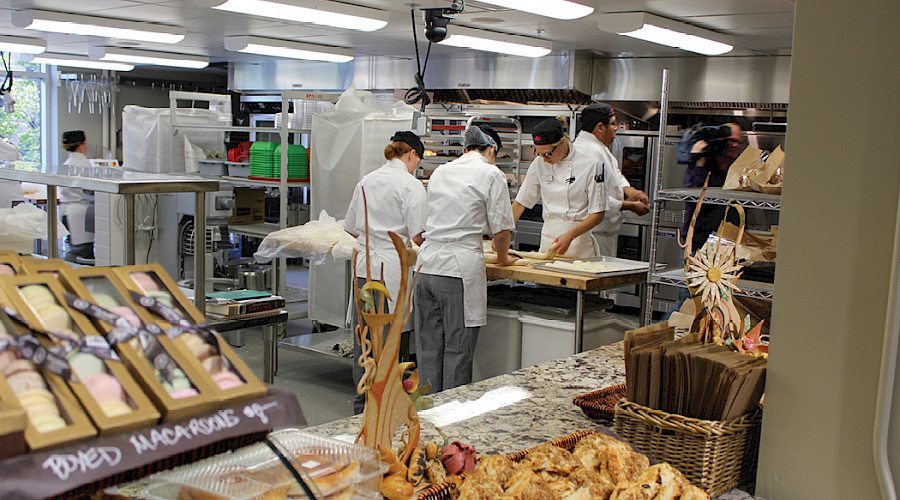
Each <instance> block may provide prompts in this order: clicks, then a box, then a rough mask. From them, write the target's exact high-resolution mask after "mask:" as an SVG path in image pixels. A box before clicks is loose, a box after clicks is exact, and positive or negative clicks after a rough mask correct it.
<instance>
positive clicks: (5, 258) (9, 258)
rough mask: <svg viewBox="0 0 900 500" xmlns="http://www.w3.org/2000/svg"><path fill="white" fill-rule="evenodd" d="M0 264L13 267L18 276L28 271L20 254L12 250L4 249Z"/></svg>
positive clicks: (0, 256)
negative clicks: (23, 265)
mask: <svg viewBox="0 0 900 500" xmlns="http://www.w3.org/2000/svg"><path fill="white" fill-rule="evenodd" d="M6 252H9V253H6ZM0 264H6V265H8V266H9V267H11V268H13V271H15V272H16V276H18V275H20V274H25V273H26V271H25V269H24V268H23V267H22V259H20V258H19V256H18V254H16V252H13V251H12V250H4V253H2V254H0Z"/></svg>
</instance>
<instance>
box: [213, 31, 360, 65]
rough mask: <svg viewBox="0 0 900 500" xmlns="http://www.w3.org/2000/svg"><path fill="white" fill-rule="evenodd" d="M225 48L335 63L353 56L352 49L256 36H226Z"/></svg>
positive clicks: (249, 52) (342, 61) (346, 60)
mask: <svg viewBox="0 0 900 500" xmlns="http://www.w3.org/2000/svg"><path fill="white" fill-rule="evenodd" d="M225 48H226V49H228V50H230V51H232V52H243V53H246V54H258V55H263V56H271V57H286V58H289V59H309V60H312V61H327V62H336V63H344V62H349V61H352V60H353V57H354V53H353V51H352V50H347V49H340V48H337V47H326V46H324V45H315V44H311V43H303V42H291V41H288V40H275V39H272V38H262V37H258V36H226V37H225Z"/></svg>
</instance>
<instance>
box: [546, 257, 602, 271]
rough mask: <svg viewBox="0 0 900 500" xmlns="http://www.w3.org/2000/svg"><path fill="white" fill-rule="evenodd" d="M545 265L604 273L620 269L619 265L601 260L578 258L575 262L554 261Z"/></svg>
mask: <svg viewBox="0 0 900 500" xmlns="http://www.w3.org/2000/svg"><path fill="white" fill-rule="evenodd" d="M545 267H549V268H554V269H559V270H560V271H579V272H583V273H604V272H609V271H619V270H620V269H619V268H618V267H612V266H607V265H606V264H601V263H600V262H590V261H586V260H576V261H574V262H563V261H554V262H551V263H549V264H546V266H545Z"/></svg>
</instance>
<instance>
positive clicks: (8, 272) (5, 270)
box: [0, 264, 16, 276]
mask: <svg viewBox="0 0 900 500" xmlns="http://www.w3.org/2000/svg"><path fill="white" fill-rule="evenodd" d="M15 275H16V270H15V269H13V267H12V266H11V265H9V264H0V276H15Z"/></svg>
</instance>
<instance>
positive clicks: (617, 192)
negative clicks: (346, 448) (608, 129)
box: [575, 130, 631, 235]
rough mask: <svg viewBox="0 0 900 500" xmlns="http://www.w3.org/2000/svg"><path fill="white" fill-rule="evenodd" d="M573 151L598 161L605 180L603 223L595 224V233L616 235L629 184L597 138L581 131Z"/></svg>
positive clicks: (611, 155)
mask: <svg viewBox="0 0 900 500" xmlns="http://www.w3.org/2000/svg"><path fill="white" fill-rule="evenodd" d="M575 149H577V150H578V151H580V152H581V153H584V154H586V155H589V156H593V157H594V158H596V159H597V160H599V161H600V168H601V171H599V172H598V173H600V174H601V175H604V176H605V178H606V194H607V210H606V215H604V216H603V222H601V223H600V224H597V226H596V227H595V228H594V231H595V232H598V233H603V234H607V235H608V234H618V232H619V228H620V227H622V219H623V216H622V202H623V201H624V200H625V191H624V189H625V188H626V187H630V186H631V184H630V183H629V182H628V179H626V178H625V176H624V175H622V172H621V171H620V170H619V162H618V161H617V160H616V157H615V156H614V155H613V154H612V151H610V150H609V148H608V147H606V144H603V143H602V142H600V139H597V136H595V135H594V134H592V133H590V132H585V131H584V130H582V131H581V132H579V133H578V136H577V137H575Z"/></svg>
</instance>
